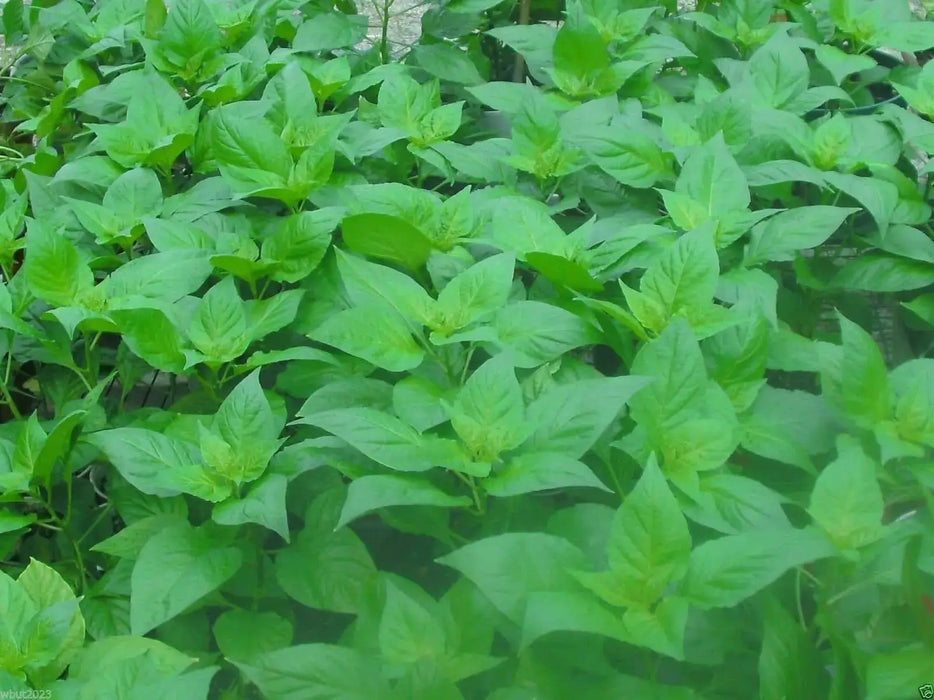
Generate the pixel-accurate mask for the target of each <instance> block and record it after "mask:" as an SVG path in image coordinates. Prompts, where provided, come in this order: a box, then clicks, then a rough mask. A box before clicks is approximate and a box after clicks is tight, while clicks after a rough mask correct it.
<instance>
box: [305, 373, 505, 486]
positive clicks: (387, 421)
mask: <svg viewBox="0 0 934 700" xmlns="http://www.w3.org/2000/svg"><path fill="white" fill-rule="evenodd" d="M517 386H518V385H517ZM297 422H299V423H305V424H308V425H314V426H317V427H319V428H321V429H322V430H326V431H328V432H329V433H332V434H333V435H336V436H337V437H339V438H340V439H341V440H344V441H345V442H346V443H348V444H349V445H351V446H353V448H354V449H356V450H359V451H360V452H362V453H363V454H365V455H366V456H367V457H369V458H370V459H372V460H374V461H376V462H379V463H380V464H382V465H384V466H387V467H389V468H390V469H397V470H399V471H427V470H429V469H431V468H433V467H435V466H436V462H435V460H434V459H433V454H432V453H431V451H429V450H428V449H427V446H428V441H427V440H426V439H424V438H423V437H422V435H421V434H420V433H419V432H418V431H417V430H415V429H414V428H412V427H410V426H408V425H406V424H405V423H403V422H402V421H400V420H399V419H398V418H396V417H395V416H391V415H389V414H388V413H383V412H382V411H377V410H375V409H372V408H338V409H334V410H331V411H324V412H321V413H315V414H314V415H311V416H306V417H305V418H301V419H300V420H299V421H297Z"/></svg>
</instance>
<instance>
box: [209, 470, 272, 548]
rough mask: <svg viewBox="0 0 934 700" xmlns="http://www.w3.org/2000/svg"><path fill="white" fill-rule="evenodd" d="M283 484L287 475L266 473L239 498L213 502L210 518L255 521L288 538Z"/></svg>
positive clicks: (236, 522)
mask: <svg viewBox="0 0 934 700" xmlns="http://www.w3.org/2000/svg"><path fill="white" fill-rule="evenodd" d="M287 486H288V479H287V478H286V477H285V476H283V475H282V474H266V475H265V476H264V477H262V478H261V479H259V480H258V481H257V482H256V483H254V484H253V485H252V486H251V487H250V491H249V492H248V493H247V494H246V495H245V496H244V497H243V498H238V499H232V500H227V501H224V502H223V503H218V504H217V505H216V506H214V510H213V512H212V513H211V519H212V520H214V522H216V523H219V524H220V525H242V524H244V523H258V524H259V525H262V526H263V527H265V528H268V529H270V530H272V531H273V532H275V533H278V534H279V535H280V536H281V537H282V539H284V540H285V541H286V542H289V541H290V537H289V518H288V513H287V512H286V508H285V491H286V487H287Z"/></svg>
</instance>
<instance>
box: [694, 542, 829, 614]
mask: <svg viewBox="0 0 934 700" xmlns="http://www.w3.org/2000/svg"><path fill="white" fill-rule="evenodd" d="M834 553H835V551H834V547H833V545H832V544H831V543H830V541H829V540H828V539H827V538H826V537H825V536H824V535H823V534H822V533H820V532H818V531H816V530H812V529H806V530H796V529H772V530H755V531H750V532H743V533H740V534H738V535H729V536H727V537H721V538H720V539H716V540H710V541H708V542H704V543H703V544H702V545H700V546H699V547H696V548H695V549H694V551H693V552H691V561H690V565H689V566H688V573H687V576H686V578H685V579H684V584H683V589H682V595H684V596H685V597H686V598H687V599H688V600H689V601H690V602H691V603H693V604H694V605H697V606H698V607H701V608H729V607H733V606H735V605H738V604H739V603H741V602H742V601H744V600H746V599H747V598H749V597H750V596H752V595H755V594H756V593H757V592H759V591H760V590H762V589H763V588H765V587H766V586H768V585H769V584H770V583H772V582H773V581H775V580H776V579H778V578H779V577H780V576H781V575H782V574H784V573H785V572H786V571H787V570H788V569H791V568H793V567H796V566H801V565H803V564H807V563H810V562H813V561H817V560H819V559H824V558H826V557H830V556H833V555H834Z"/></svg>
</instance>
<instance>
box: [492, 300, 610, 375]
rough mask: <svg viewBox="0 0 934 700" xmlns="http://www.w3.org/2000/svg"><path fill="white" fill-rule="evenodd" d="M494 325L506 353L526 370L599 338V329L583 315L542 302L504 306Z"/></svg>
mask: <svg viewBox="0 0 934 700" xmlns="http://www.w3.org/2000/svg"><path fill="white" fill-rule="evenodd" d="M491 325H492V328H493V330H494V331H495V332H496V341H497V342H498V343H499V344H500V345H501V346H503V348H504V352H505V354H508V355H509V356H510V357H511V358H512V361H513V362H514V363H515V365H516V367H520V368H523V369H529V368H532V367H538V366H539V365H542V364H544V363H546V362H551V361H552V360H555V359H557V358H558V357H560V356H561V355H563V354H564V353H566V352H568V351H570V350H573V349H575V348H579V347H581V346H584V345H591V344H594V343H597V342H599V340H600V332H599V331H598V330H597V329H596V328H595V327H594V326H593V325H591V324H590V323H588V322H587V321H586V320H585V319H584V318H582V317H581V316H579V315H577V314H575V313H572V312H571V311H568V310H566V309H563V308H561V307H560V306H555V305H554V304H546V303H544V302H540V301H516V302H513V303H511V304H508V305H506V306H502V307H501V308H500V309H499V310H498V311H497V312H496V314H495V315H494V316H493V319H492V323H491Z"/></svg>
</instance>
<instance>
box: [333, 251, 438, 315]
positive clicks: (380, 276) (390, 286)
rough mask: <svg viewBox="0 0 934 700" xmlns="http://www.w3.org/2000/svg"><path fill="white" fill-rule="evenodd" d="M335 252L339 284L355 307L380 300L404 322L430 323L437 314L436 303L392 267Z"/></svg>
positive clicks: (422, 289)
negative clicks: (341, 284)
mask: <svg viewBox="0 0 934 700" xmlns="http://www.w3.org/2000/svg"><path fill="white" fill-rule="evenodd" d="M335 253H336V254H337V269H338V270H339V271H340V275H341V281H342V282H343V283H344V286H345V287H346V289H347V294H348V296H349V297H350V299H351V301H352V302H353V303H354V304H356V305H366V304H372V303H374V302H377V301H379V300H382V301H385V302H386V303H387V304H389V306H391V307H392V308H393V309H394V310H395V311H396V312H398V313H399V315H400V316H402V318H404V319H406V320H407V321H413V322H418V323H419V324H421V325H427V324H429V323H431V321H432V319H433V318H434V317H435V314H436V312H435V301H434V299H432V298H431V297H430V296H429V295H428V292H426V291H425V289H424V288H423V287H422V286H421V285H420V284H418V282H416V281H415V280H413V279H412V278H411V277H409V276H408V275H406V274H404V273H402V272H399V271H398V270H394V269H392V268H391V267H386V266H385V265H376V264H374V263H370V262H367V261H366V260H363V259H361V258H357V257H354V256H351V255H347V254H346V253H344V252H343V251H341V250H335Z"/></svg>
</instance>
